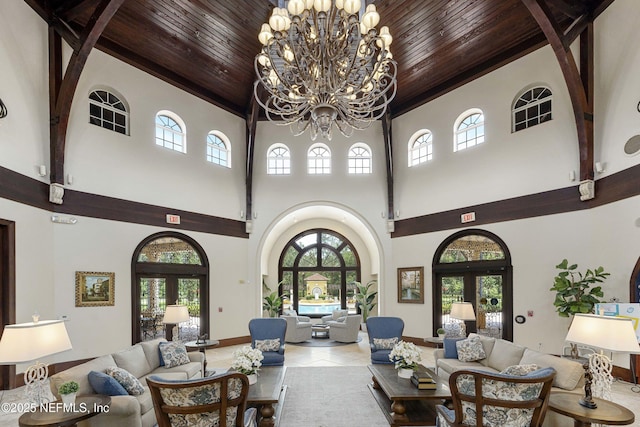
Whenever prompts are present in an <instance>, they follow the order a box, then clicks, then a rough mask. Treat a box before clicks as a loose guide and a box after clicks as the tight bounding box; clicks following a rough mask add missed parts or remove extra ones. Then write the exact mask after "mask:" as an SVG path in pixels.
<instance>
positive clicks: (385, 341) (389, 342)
mask: <svg viewBox="0 0 640 427" xmlns="http://www.w3.org/2000/svg"><path fill="white" fill-rule="evenodd" d="M397 343H398V337H393V338H374V339H373V345H374V346H375V347H376V349H378V350H391V349H393V346H394V345H396V344H397Z"/></svg>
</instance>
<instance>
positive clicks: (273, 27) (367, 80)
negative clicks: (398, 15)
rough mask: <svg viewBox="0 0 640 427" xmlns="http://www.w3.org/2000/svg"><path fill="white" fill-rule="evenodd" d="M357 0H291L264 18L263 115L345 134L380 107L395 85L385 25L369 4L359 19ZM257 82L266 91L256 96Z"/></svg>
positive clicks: (297, 130) (377, 114)
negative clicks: (266, 19) (382, 24)
mask: <svg viewBox="0 0 640 427" xmlns="http://www.w3.org/2000/svg"><path fill="white" fill-rule="evenodd" d="M361 5H362V2H361V1H360V0H333V1H332V0H289V2H288V4H287V8H286V9H285V8H278V7H276V8H274V10H273V13H272V15H271V17H270V18H269V22H268V23H265V24H262V29H261V30H260V33H259V34H258V39H259V40H260V42H261V43H262V50H261V52H260V53H259V54H258V55H256V58H255V62H254V64H255V70H256V75H257V80H256V82H255V85H254V95H255V97H256V100H257V102H258V103H259V104H260V105H261V106H262V108H264V111H265V114H266V116H267V118H268V119H269V120H270V121H272V122H273V123H275V124H281V125H290V126H291V130H292V132H293V133H294V135H301V134H302V133H303V132H305V131H306V130H307V129H310V131H311V139H312V140H315V139H316V138H317V136H318V133H320V134H321V135H322V137H323V138H326V139H328V140H331V137H332V128H333V125H335V126H336V127H337V128H338V130H339V131H340V132H341V133H342V134H343V135H344V136H346V137H349V136H351V135H352V134H353V131H354V129H365V128H367V127H368V126H369V125H370V124H371V122H373V121H375V120H377V119H379V118H381V117H382V115H383V114H384V113H385V111H386V109H387V105H388V104H389V102H390V101H391V100H392V99H393V98H394V96H395V93H396V73H397V69H396V62H395V61H394V60H393V57H392V55H391V52H389V45H390V44H391V42H392V40H393V38H392V37H391V34H390V33H389V28H388V27H386V26H383V27H381V28H380V31H379V32H378V30H376V28H375V27H376V25H378V23H379V21H380V15H379V14H378V12H377V11H376V7H375V5H373V4H370V5H368V6H367V8H366V10H365V12H364V13H363V14H362V19H361V20H359V12H360V9H361ZM260 88H264V89H265V90H266V92H267V95H268V96H267V99H266V100H263V99H261V96H260Z"/></svg>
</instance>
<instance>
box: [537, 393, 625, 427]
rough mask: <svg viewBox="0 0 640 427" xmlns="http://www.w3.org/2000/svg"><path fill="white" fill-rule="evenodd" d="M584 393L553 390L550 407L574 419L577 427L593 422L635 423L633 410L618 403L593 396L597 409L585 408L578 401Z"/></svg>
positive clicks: (586, 425) (607, 423) (586, 426)
mask: <svg viewBox="0 0 640 427" xmlns="http://www.w3.org/2000/svg"><path fill="white" fill-rule="evenodd" d="M582 397H583V395H582V394H577V393H568V392H563V391H553V392H551V394H550V395H549V409H550V410H552V411H553V412H557V413H559V414H562V415H566V416H567V417H571V418H573V419H574V424H573V425H574V426H575V427H588V426H590V425H591V423H598V424H606V425H616V426H621V425H629V424H631V423H633V421H634V419H635V416H634V415H633V412H631V411H630V410H629V409H627V408H625V407H624V406H622V405H618V404H617V403H613V402H610V401H608V400H602V399H598V398H595V397H594V398H593V400H594V402H596V404H597V405H598V407H597V408H595V409H589V408H585V407H584V406H582V405H580V403H578V402H579V401H580V399H582Z"/></svg>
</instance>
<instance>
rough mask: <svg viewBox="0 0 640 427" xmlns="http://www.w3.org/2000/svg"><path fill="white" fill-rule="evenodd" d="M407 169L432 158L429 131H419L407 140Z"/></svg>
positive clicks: (431, 143) (431, 140)
mask: <svg viewBox="0 0 640 427" xmlns="http://www.w3.org/2000/svg"><path fill="white" fill-rule="evenodd" d="M408 152H409V167H411V166H416V165H419V164H420V163H424V162H427V161H429V160H431V159H432V158H433V134H432V133H431V131H430V130H429V129H421V130H419V131H418V132H416V133H414V134H413V135H412V136H411V138H410V139H409V147H408Z"/></svg>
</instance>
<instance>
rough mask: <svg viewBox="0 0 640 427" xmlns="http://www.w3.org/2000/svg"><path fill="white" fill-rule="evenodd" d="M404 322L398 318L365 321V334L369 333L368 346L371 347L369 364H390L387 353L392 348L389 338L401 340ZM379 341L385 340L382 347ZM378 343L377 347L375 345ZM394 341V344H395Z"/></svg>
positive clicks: (375, 318) (379, 318)
mask: <svg viewBox="0 0 640 427" xmlns="http://www.w3.org/2000/svg"><path fill="white" fill-rule="evenodd" d="M403 331H404V321H403V320H402V319H400V318H399V317H370V318H368V319H367V332H368V333H369V346H370V347H371V363H380V364H392V363H393V362H392V361H390V360H389V353H391V349H392V348H393V344H391V342H390V341H389V339H390V338H397V341H400V340H402V332H403ZM379 340H387V342H386V343H385V344H387V345H382V344H381V343H380V341H379ZM376 341H378V345H376ZM397 341H396V342H397Z"/></svg>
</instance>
